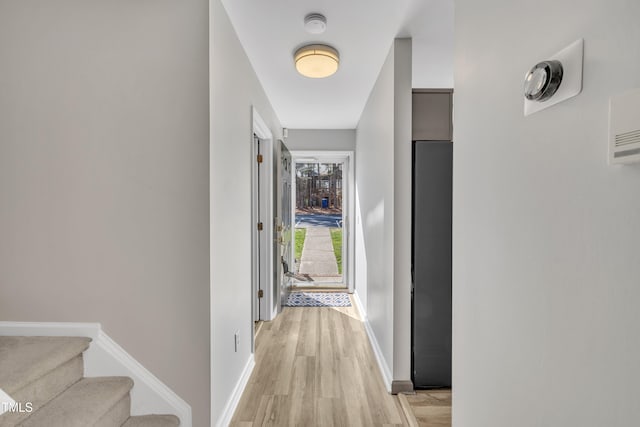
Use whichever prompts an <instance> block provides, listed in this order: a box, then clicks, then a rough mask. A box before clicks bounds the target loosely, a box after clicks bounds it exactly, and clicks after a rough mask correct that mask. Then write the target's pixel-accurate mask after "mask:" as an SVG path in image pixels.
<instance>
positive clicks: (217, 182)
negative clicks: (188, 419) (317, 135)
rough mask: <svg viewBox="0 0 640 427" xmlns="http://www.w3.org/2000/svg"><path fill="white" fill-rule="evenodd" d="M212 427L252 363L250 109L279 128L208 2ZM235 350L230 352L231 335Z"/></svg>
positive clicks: (215, 1) (222, 15) (219, 10)
mask: <svg viewBox="0 0 640 427" xmlns="http://www.w3.org/2000/svg"><path fill="white" fill-rule="evenodd" d="M211 27H212V30H211V46H212V57H211V95H212V101H211V120H212V122H211V147H210V162H211V163H210V164H211V170H210V174H211V184H210V185H211V322H212V340H213V355H214V357H213V362H212V372H211V375H212V378H211V381H212V393H211V394H212V409H211V411H212V412H211V414H212V415H211V417H212V420H213V421H214V423H215V422H217V421H218V420H219V419H220V417H221V415H222V413H223V410H224V407H225V405H226V404H227V403H228V399H229V398H230V397H231V394H232V391H233V389H234V387H235V386H236V383H237V382H238V380H239V379H240V377H241V374H242V371H243V369H244V368H245V366H246V365H247V362H248V361H249V358H250V356H251V334H252V333H253V325H252V318H251V265H250V262H249V260H250V259H251V229H252V223H251V164H252V162H254V161H255V159H254V158H253V157H252V155H251V143H252V119H251V107H252V106H255V107H256V109H257V110H258V112H259V113H260V115H261V116H262V118H263V119H264V120H265V121H266V123H267V124H268V125H269V127H270V128H271V131H272V133H273V135H274V138H280V137H281V135H280V129H281V125H280V122H279V121H278V119H277V117H276V116H275V113H274V112H273V109H272V108H271V105H270V104H269V101H268V100H267V97H266V95H265V94H264V91H263V90H262V87H261V86H260V83H259V82H258V79H257V77H256V75H255V73H254V71H253V69H252V67H251V65H250V63H249V60H248V58H247V56H246V54H245V52H244V50H243V48H242V46H241V45H240V42H239V41H238V38H237V36H236V33H235V31H234V29H233V27H232V26H231V23H230V21H229V18H228V16H227V14H226V11H225V10H224V8H223V6H222V4H221V2H220V0H212V2H211ZM235 331H240V347H239V350H238V352H237V353H236V352H234V332H235Z"/></svg>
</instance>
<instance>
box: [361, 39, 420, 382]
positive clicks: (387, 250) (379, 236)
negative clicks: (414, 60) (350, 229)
mask: <svg viewBox="0 0 640 427" xmlns="http://www.w3.org/2000/svg"><path fill="white" fill-rule="evenodd" d="M407 124H408V125H407ZM410 132H411V41H410V40H408V39H401V40H396V41H395V42H394V44H393V46H392V47H391V50H390V51H389V55H388V56H387V59H386V60H385V63H384V65H383V67H382V70H381V71H380V75H379V76H378V80H377V81H376V84H375V86H374V88H373V90H372V92H371V95H370V96H369V100H368V101H367V104H366V106H365V109H364V111H363V113H362V117H361V118H360V121H359V123H358V127H357V129H356V292H357V293H358V296H359V297H360V299H361V301H362V303H363V305H364V309H365V311H366V314H367V317H368V321H369V323H370V325H371V329H372V330H373V333H374V335H375V340H376V341H377V343H378V345H379V347H380V349H381V353H382V356H383V358H384V363H385V365H386V366H385V368H386V369H384V368H383V371H384V370H386V371H388V373H389V374H390V376H391V378H387V380H408V379H409V377H410V372H409V368H410V336H409V335H408V333H406V334H405V333H401V332H400V330H401V329H402V328H404V329H406V331H409V330H410V327H411V324H410V317H409V313H410V306H408V305H407V302H409V303H410V285H411V277H410V266H411V265H410V251H411V236H410V225H411V214H410V212H411V199H410V197H411V179H410V171H411V134H410ZM407 170H408V171H409V181H408V184H409V185H408V186H407V187H405V188H396V181H395V180H396V179H397V180H398V181H397V185H398V187H401V186H402V184H406V182H405V181H406V178H407V176H406V171H407ZM395 191H401V192H402V193H403V194H401V195H398V196H396V195H395ZM407 196H408V198H407ZM396 201H397V203H396ZM407 201H408V203H407ZM407 213H408V215H409V216H408V223H407V224H408V225H409V235H405V234H406V227H404V226H402V225H401V224H399V223H398V224H397V225H398V228H397V229H396V222H395V220H394V218H395V216H397V218H398V221H399V222H400V221H402V220H405V221H406V220H407ZM407 254H408V255H409V258H406V256H407ZM401 309H405V310H406V311H405V313H400V312H398V310H401ZM394 332H398V334H397V335H394ZM405 335H406V336H405ZM407 338H409V341H406V339H407ZM388 386H389V384H388Z"/></svg>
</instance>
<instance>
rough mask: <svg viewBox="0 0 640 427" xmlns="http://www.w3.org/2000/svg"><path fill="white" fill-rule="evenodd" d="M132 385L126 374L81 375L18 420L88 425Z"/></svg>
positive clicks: (31, 426) (30, 425)
mask: <svg viewBox="0 0 640 427" xmlns="http://www.w3.org/2000/svg"><path fill="white" fill-rule="evenodd" d="M131 387H133V380H131V378H128V377H98V378H83V379H81V380H80V381H78V382H77V383H75V384H74V385H72V386H71V387H69V388H68V389H67V390H65V391H64V392H63V393H61V394H60V395H58V396H57V397H56V398H54V399H53V400H52V401H50V402H49V403H47V404H46V405H45V406H43V407H42V408H41V409H39V410H38V411H36V412H34V413H33V414H32V415H31V416H30V417H29V418H27V419H26V420H25V421H23V422H22V424H20V425H19V426H20V427H41V426H47V427H87V426H92V425H94V424H96V423H97V422H98V421H99V420H100V419H101V418H102V417H103V416H105V414H107V413H108V412H109V411H110V410H111V409H112V408H113V407H114V406H116V404H118V403H119V402H120V401H121V400H122V399H123V398H125V397H126V396H127V394H128V393H129V390H131Z"/></svg>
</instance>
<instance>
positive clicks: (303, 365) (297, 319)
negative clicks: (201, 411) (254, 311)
mask: <svg viewBox="0 0 640 427" xmlns="http://www.w3.org/2000/svg"><path fill="white" fill-rule="evenodd" d="M352 304H353V302H352ZM255 356H256V366H255V368H254V371H253V374H252V375H251V378H250V380H249V383H248V385H247V387H246V389H245V392H244V394H243V395H242V398H241V400H240V403H239V405H238V408H237V410H236V413H235V415H234V417H233V420H232V422H231V425H232V426H242V427H247V426H305V427H307V426H349V427H351V426H354V427H357V426H366V427H370V426H381V427H387V426H389V427H390V426H403V425H406V420H405V418H404V415H402V411H401V409H400V406H399V402H398V401H397V399H396V398H395V397H394V396H391V395H390V394H389V393H387V391H386V390H385V387H384V384H383V382H382V378H381V376H380V372H379V370H378V366H377V362H376V360H375V357H374V355H373V352H372V350H371V347H370V345H369V341H368V338H367V335H366V332H365V330H364V325H363V324H362V322H361V321H360V318H359V315H358V311H357V310H356V308H355V307H354V306H352V307H286V308H285V309H284V310H283V311H282V313H281V314H280V315H279V316H278V317H277V318H276V320H274V321H273V322H265V323H264V324H263V326H262V329H261V331H260V334H259V335H258V337H257V339H256V354H255Z"/></svg>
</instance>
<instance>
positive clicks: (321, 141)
mask: <svg viewBox="0 0 640 427" xmlns="http://www.w3.org/2000/svg"><path fill="white" fill-rule="evenodd" d="M285 144H286V145H287V148H289V150H292V151H300V150H311V151H319V150H326V151H353V150H355V148H356V131H355V129H289V136H288V138H287V140H286V141H285Z"/></svg>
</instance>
